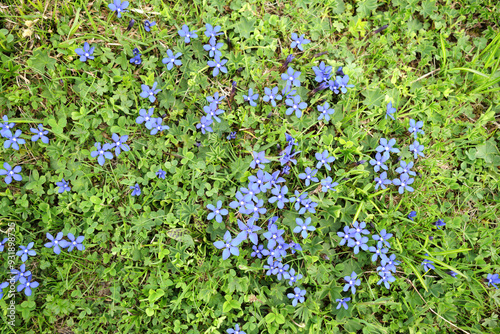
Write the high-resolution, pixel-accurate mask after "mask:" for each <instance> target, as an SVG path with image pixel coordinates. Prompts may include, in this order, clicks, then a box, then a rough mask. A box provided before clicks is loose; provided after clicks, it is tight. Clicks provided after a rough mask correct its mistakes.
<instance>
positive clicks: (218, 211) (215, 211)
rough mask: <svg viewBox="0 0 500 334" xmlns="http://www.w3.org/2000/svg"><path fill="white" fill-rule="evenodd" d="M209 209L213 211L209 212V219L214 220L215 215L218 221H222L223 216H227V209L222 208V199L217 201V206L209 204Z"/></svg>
mask: <svg viewBox="0 0 500 334" xmlns="http://www.w3.org/2000/svg"><path fill="white" fill-rule="evenodd" d="M207 209H209V210H212V211H213V212H210V213H209V214H208V216H207V219H208V220H212V219H214V217H215V221H216V222H217V223H222V216H226V215H227V214H228V211H227V210H226V209H222V201H217V206H216V207H215V206H213V205H212V204H208V205H207Z"/></svg>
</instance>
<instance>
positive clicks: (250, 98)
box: [243, 88, 259, 107]
mask: <svg viewBox="0 0 500 334" xmlns="http://www.w3.org/2000/svg"><path fill="white" fill-rule="evenodd" d="M258 98H259V94H254V93H253V89H252V88H249V89H248V95H243V100H245V101H247V102H248V103H250V105H251V106H252V107H256V106H257V103H255V101H254V100H257V99H258Z"/></svg>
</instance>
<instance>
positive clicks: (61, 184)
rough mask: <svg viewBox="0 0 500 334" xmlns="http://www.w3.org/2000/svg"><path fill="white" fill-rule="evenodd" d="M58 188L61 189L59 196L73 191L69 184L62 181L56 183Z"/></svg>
mask: <svg viewBox="0 0 500 334" xmlns="http://www.w3.org/2000/svg"><path fill="white" fill-rule="evenodd" d="M56 186H58V187H59V190H58V192H59V194H62V193H63V192H65V191H71V187H70V186H69V182H68V181H66V180H64V179H62V180H61V181H60V182H56Z"/></svg>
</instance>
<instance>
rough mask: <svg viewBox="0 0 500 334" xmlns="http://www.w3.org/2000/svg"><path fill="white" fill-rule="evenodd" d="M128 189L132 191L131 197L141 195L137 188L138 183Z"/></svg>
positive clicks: (139, 188) (139, 189)
mask: <svg viewBox="0 0 500 334" xmlns="http://www.w3.org/2000/svg"><path fill="white" fill-rule="evenodd" d="M130 189H132V194H131V195H132V196H140V195H141V187H139V183H136V184H135V186H130Z"/></svg>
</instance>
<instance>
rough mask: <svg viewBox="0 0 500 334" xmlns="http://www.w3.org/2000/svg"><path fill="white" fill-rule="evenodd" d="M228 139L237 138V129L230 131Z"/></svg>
mask: <svg viewBox="0 0 500 334" xmlns="http://www.w3.org/2000/svg"><path fill="white" fill-rule="evenodd" d="M226 139H227V140H233V139H236V131H233V132H230V133H229V135H228V136H227V137H226Z"/></svg>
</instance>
